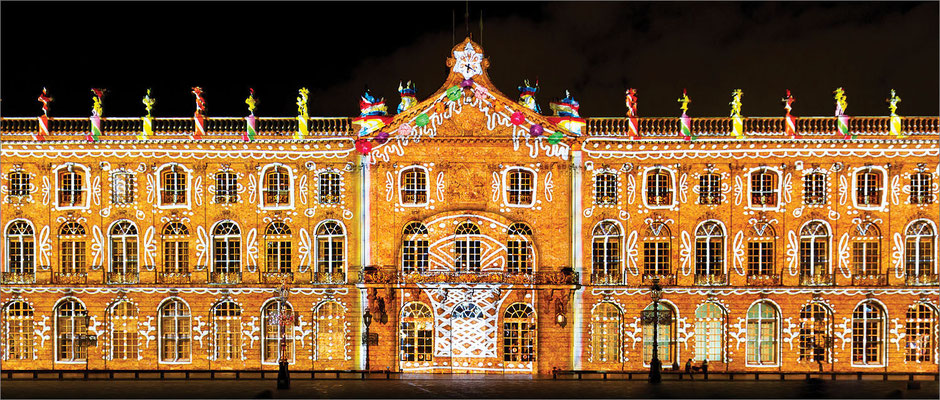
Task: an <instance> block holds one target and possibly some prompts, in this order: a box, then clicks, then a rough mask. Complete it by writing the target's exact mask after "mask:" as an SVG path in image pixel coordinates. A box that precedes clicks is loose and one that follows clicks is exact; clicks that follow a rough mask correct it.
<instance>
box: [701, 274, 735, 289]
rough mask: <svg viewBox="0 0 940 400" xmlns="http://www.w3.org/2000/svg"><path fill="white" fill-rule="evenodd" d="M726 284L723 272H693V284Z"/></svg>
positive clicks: (726, 280)
mask: <svg viewBox="0 0 940 400" xmlns="http://www.w3.org/2000/svg"><path fill="white" fill-rule="evenodd" d="M727 284H728V276H727V275H725V274H695V286H722V285H727Z"/></svg>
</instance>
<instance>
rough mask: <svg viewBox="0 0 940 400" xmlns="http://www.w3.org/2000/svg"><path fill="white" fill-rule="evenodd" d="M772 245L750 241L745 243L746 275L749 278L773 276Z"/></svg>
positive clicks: (766, 242)
mask: <svg viewBox="0 0 940 400" xmlns="http://www.w3.org/2000/svg"><path fill="white" fill-rule="evenodd" d="M773 273H774V243H773V242H771V241H752V242H748V243H747V274H748V275H751V276H763V275H773Z"/></svg>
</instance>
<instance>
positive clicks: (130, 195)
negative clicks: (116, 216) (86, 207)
mask: <svg viewBox="0 0 940 400" xmlns="http://www.w3.org/2000/svg"><path fill="white" fill-rule="evenodd" d="M134 187H135V179H134V173H132V172H128V171H116V172H113V173H111V202H112V203H114V204H130V203H133V202H134Z"/></svg>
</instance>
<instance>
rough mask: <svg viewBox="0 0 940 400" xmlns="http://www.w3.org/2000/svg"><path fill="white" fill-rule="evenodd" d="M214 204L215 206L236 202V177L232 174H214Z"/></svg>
mask: <svg viewBox="0 0 940 400" xmlns="http://www.w3.org/2000/svg"><path fill="white" fill-rule="evenodd" d="M215 202H216V204H232V203H237V202H238V175H236V174H234V173H232V172H219V173H217V174H215Z"/></svg>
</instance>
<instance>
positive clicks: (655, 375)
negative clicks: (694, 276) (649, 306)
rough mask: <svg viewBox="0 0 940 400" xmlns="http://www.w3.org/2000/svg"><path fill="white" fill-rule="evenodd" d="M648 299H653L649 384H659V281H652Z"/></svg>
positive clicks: (660, 380) (661, 289) (660, 379)
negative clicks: (651, 355) (651, 354)
mask: <svg viewBox="0 0 940 400" xmlns="http://www.w3.org/2000/svg"><path fill="white" fill-rule="evenodd" d="M650 297H652V298H653V357H652V359H651V360H650V376H649V382H650V383H660V382H662V380H663V377H662V374H661V371H660V370H661V369H662V363H661V362H660V361H659V299H661V298H662V297H663V288H662V287H660V286H659V279H653V286H652V287H651V288H650Z"/></svg>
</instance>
